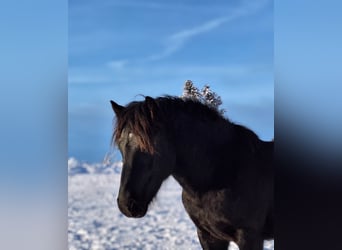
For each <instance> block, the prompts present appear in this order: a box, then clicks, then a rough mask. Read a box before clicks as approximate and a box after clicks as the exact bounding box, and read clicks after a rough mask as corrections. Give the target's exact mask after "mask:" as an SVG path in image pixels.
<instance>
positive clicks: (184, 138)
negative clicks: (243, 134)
mask: <svg viewBox="0 0 342 250" xmlns="http://www.w3.org/2000/svg"><path fill="white" fill-rule="evenodd" d="M229 129H231V128H230V127H229V126H223V125H219V126H216V127H210V126H209V125H208V126H206V124H195V125H194V126H193V127H189V129H187V130H186V131H180V132H179V133H178V134H179V135H181V136H179V137H178V138H177V144H176V145H179V146H178V147H177V163H176V169H175V172H174V174H173V176H174V178H175V179H176V180H177V181H178V182H179V184H180V185H181V186H182V187H183V188H184V189H185V190H187V191H189V192H191V191H194V190H195V191H201V190H203V191H204V190H208V189H210V188H213V187H215V186H218V185H220V183H218V182H217V175H218V173H219V172H220V171H221V170H220V168H221V167H223V165H225V164H227V161H228V159H227V156H226V155H227V153H229V152H228V151H229V148H230V146H229V144H230V140H231V138H230V137H229V134H230V133H228V130H229Z"/></svg>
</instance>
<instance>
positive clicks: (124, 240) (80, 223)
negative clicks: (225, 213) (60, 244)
mask: <svg viewBox="0 0 342 250" xmlns="http://www.w3.org/2000/svg"><path fill="white" fill-rule="evenodd" d="M121 166H122V164H121V163H120V162H118V163H114V164H111V165H109V166H108V165H103V164H102V163H96V164H88V163H82V162H79V161H78V160H76V159H75V158H70V159H69V161H68V168H69V176H68V184H69V186H68V189H69V190H68V192H69V196H68V223H69V228H68V241H69V250H83V249H87V250H88V249H91V250H102V249H103V250H109V249H110V250H114V249H147V250H169V249H170V250H171V249H177V250H178V249H179V250H182V249H184V250H191V249H202V248H201V246H200V244H199V241H198V237H197V234H196V228H195V226H194V224H193V223H192V221H191V220H190V218H189V217H188V215H187V213H186V212H185V210H184V207H183V204H182V202H181V187H180V186H179V185H178V183H177V182H176V181H175V180H174V179H173V178H172V177H170V178H169V179H167V180H166V181H165V182H164V184H163V185H162V187H161V189H160V191H159V193H158V195H157V197H156V199H155V200H154V201H153V203H152V204H151V205H150V208H149V211H148V212H147V214H146V216H145V217H143V218H140V219H134V218H127V217H125V216H124V215H123V214H121V212H120V211H119V209H118V207H117V204H116V197H117V193H118V189H119V185H120V169H121ZM229 249H230V250H236V249H238V247H237V246H236V245H234V244H231V246H230V247H229ZM273 249H274V242H273V241H265V242H264V250H273Z"/></svg>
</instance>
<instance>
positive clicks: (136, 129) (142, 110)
mask: <svg viewBox="0 0 342 250" xmlns="http://www.w3.org/2000/svg"><path fill="white" fill-rule="evenodd" d="M155 112H156V111H155V110H153V108H152V107H151V106H147V105H145V103H144V102H132V103H131V104H129V105H128V106H127V107H126V109H125V111H124V112H123V113H122V115H120V117H117V119H116V125H115V129H114V133H113V140H114V142H115V143H118V141H119V139H120V137H121V134H122V132H123V130H124V129H125V128H127V129H129V130H130V131H131V132H132V133H133V134H135V135H136V136H137V139H138V144H139V148H140V149H141V150H142V151H144V152H148V153H151V154H153V153H154V151H155V150H154V147H153V143H152V140H151V138H152V136H153V131H154V130H153V126H154V117H155V116H154V114H155Z"/></svg>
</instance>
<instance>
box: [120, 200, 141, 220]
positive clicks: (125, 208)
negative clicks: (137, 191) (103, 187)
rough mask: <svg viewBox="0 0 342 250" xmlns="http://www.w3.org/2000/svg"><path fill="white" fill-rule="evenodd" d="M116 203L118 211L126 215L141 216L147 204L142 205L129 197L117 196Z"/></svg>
mask: <svg viewBox="0 0 342 250" xmlns="http://www.w3.org/2000/svg"><path fill="white" fill-rule="evenodd" d="M117 203H118V207H119V209H120V211H121V212H122V213H123V214H124V215H126V216H127V217H131V218H141V217H143V216H145V214H146V212H147V206H144V205H142V204H140V203H138V202H136V201H135V200H133V199H131V198H128V199H120V198H117Z"/></svg>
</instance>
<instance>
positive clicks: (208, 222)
mask: <svg viewBox="0 0 342 250" xmlns="http://www.w3.org/2000/svg"><path fill="white" fill-rule="evenodd" d="M182 199H183V204H184V207H185V209H186V211H187V212H188V214H189V216H190V218H191V219H192V221H193V222H194V223H195V224H196V226H197V227H198V228H201V229H204V230H206V231H208V232H211V233H212V234H214V235H220V236H221V237H218V238H222V237H224V238H227V237H229V236H231V235H227V234H226V233H227V232H228V231H229V232H232V230H233V226H232V224H231V221H230V220H229V219H228V217H229V216H228V217H227V210H226V209H224V204H225V202H226V199H227V193H226V191H218V192H215V193H214V192H213V193H210V194H207V195H205V196H202V197H197V196H191V195H189V194H188V193H186V192H185V191H183V194H182ZM233 231H234V230H233Z"/></svg>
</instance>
